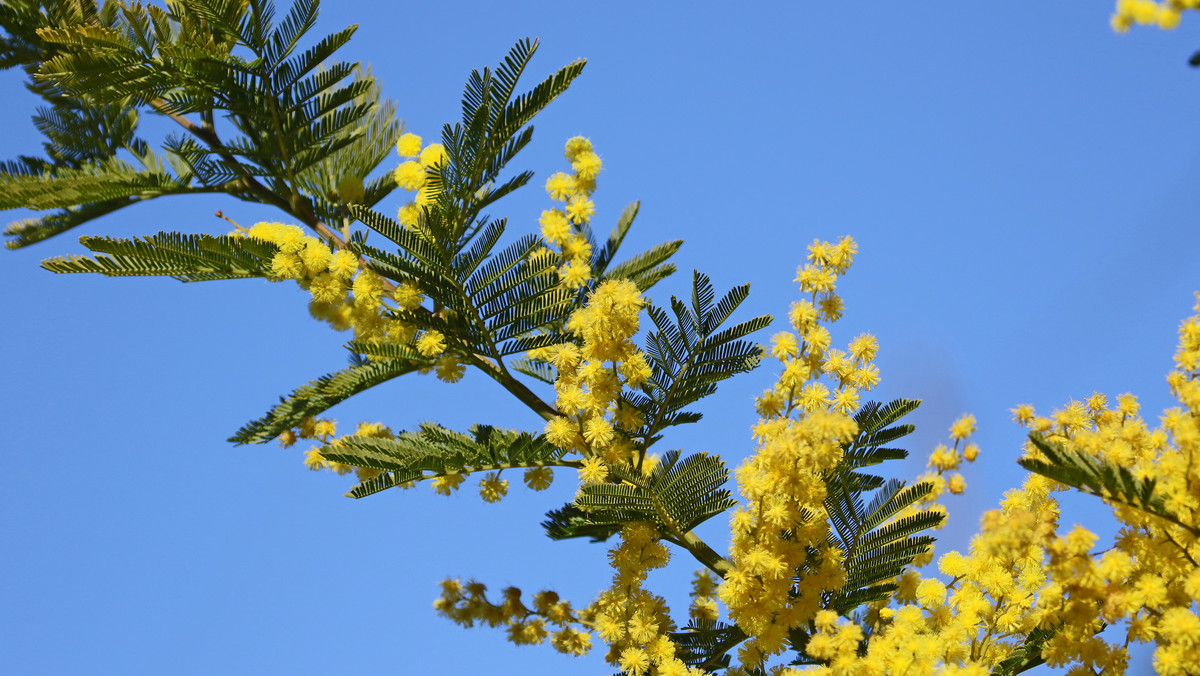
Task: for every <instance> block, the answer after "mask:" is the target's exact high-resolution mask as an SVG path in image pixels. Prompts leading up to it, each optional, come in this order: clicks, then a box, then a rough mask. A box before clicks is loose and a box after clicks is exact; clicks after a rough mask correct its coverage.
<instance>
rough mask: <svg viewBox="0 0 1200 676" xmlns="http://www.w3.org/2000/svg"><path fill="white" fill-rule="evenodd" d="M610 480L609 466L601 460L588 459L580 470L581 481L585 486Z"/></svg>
mask: <svg viewBox="0 0 1200 676" xmlns="http://www.w3.org/2000/svg"><path fill="white" fill-rule="evenodd" d="M607 478H608V465H606V464H604V461H603V460H601V459H600V458H594V457H593V458H588V459H587V460H584V461H583V466H582V467H580V468H579V480H580V481H582V482H583V483H585V484H597V483H600V482H601V481H604V480H605V479H607Z"/></svg>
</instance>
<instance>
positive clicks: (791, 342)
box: [771, 331, 800, 362]
mask: <svg viewBox="0 0 1200 676" xmlns="http://www.w3.org/2000/svg"><path fill="white" fill-rule="evenodd" d="M799 353H800V341H799V339H797V338H796V334H794V333H788V332H787V331H780V332H779V333H776V334H775V335H773V336H771V355H772V356H773V357H775V358H776V359H780V360H782V361H784V362H786V361H787V360H788V359H789V358H791V357H795V356H796V355H797V354H799Z"/></svg>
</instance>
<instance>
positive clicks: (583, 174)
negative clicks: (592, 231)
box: [538, 136, 602, 289]
mask: <svg viewBox="0 0 1200 676" xmlns="http://www.w3.org/2000/svg"><path fill="white" fill-rule="evenodd" d="M564 154H565V155H566V157H567V160H568V161H570V162H571V167H572V168H573V169H574V170H575V172H574V174H565V173H563V172H559V173H557V174H554V175H553V176H551V177H550V178H549V179H548V180H547V181H546V192H547V193H549V194H550V198H551V199H553V200H555V201H558V202H564V203H565V204H564V206H563V208H561V209H557V208H556V209H549V210H546V211H543V212H542V216H541V218H540V219H538V223H539V224H540V225H541V226H542V237H543V238H544V239H545V240H546V242H547V243H548V244H549V245H550V246H551V247H553V249H552V250H554V251H557V253H558V255H559V257H560V261H561V265H560V266H559V268H558V276H559V279H560V280H561V281H562V283H563V284H564V285H566V287H567V288H570V289H578V288H580V287H582V286H583V285H585V284H586V283H587V281H588V280H589V279H591V277H592V245H591V242H590V241H589V240H588V238H587V236H585V235H584V228H585V227H586V226H587V224H588V222H589V221H591V219H592V214H593V213H595V210H596V207H595V204H594V203H593V202H592V193H593V192H595V190H596V175H597V174H598V173H599V172H600V167H601V165H602V163H601V161H600V156H599V155H597V154H596V152H595V151H594V150H593V149H592V143H591V141H589V140H587V139H586V138H584V137H582V136H576V137H574V138H572V139H570V140H568V141H567V145H566V149H565V151H564Z"/></svg>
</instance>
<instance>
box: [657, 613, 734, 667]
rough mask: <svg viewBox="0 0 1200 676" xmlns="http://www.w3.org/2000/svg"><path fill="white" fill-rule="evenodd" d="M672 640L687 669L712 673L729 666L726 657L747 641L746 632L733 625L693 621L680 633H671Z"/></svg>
mask: <svg viewBox="0 0 1200 676" xmlns="http://www.w3.org/2000/svg"><path fill="white" fill-rule="evenodd" d="M670 636H671V640H672V641H674V642H675V645H677V646H678V647H679V651H678V653H677V654H676V657H678V658H679V659H680V660H682V661H683V663H684V664H686V665H688V666H689V667H696V668H699V669H703V670H704V671H705V672H715V671H717V670H719V669H725V668H728V667H729V663H730V657H729V655H728V654H727V653H728V652H729V651H730V650H732V649H733V648H735V647H737V645H738V644H740V643H741V642H742V641H744V640H746V638H747V636H746V632H744V631H742V628H741V627H739V626H737V625H736V624H727V623H725V622H720V621H717V622H704V621H697V620H692V621H690V622H689V623H688V625H687V626H686V627H684V628H683V630H682V631H675V632H671V634H670Z"/></svg>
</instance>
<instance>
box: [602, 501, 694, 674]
mask: <svg viewBox="0 0 1200 676" xmlns="http://www.w3.org/2000/svg"><path fill="white" fill-rule="evenodd" d="M658 538H659V534H658V531H657V530H656V529H655V528H654V525H653V524H650V523H644V522H641V523H631V524H627V525H626V526H625V527H624V528H623V529H621V534H620V542H619V543H618V544H617V546H616V547H614V548H613V549H612V550H610V551H609V554H608V558H609V561H610V562H611V564H612V567H613V568H614V569H615V570H616V572H615V573H614V574H613V583H612V587H610V588H609V589H607V590H605V591H604V592H602V593H601V594H600V597H599V598H597V599H596V600H595V601H594V602H593V603H592V605H591V606H589V608H588V613H587V614H588V615H589V616H590V617H591V620H592V625H593V626H594V627H595V630H596V633H597V634H598V635H599V636H600V638H602V639H603V640H604V641H605V643H607V644H608V646H609V650H608V654H607V656H606V659H607V660H608V663H609V664H612V665H615V666H618V667H620V669H621V671H622V672H624V673H625V674H628V676H643V675H644V674H647V673H653V674H655V675H656V676H701V675H702V674H704V673H705V672H704V671H703V670H701V669H696V668H689V667H688V666H687V665H686V664H684V663H683V662H682V661H681V660H680V659H679V658H678V657H676V651H677V650H678V646H676V644H675V643H674V642H673V641H672V640H671V638H670V636H669V632H671V631H674V630H675V623H674V622H673V621H672V620H671V614H670V608H668V607H667V604H666V601H665V600H664V599H663V598H662V597H661V596H657V595H655V594H652V593H651V592H649V591H648V590H646V589H645V588H644V587H643V586H642V583H643V582H645V580H646V575H647V573H648V572H649V571H651V570H654V569H656V568H662V567H664V566H666V565H667V562H668V561H669V560H670V552H669V551H668V550H667V548H666V546H665V545H663V544H662V543H661V542H660V541H659V539H658ZM709 591H710V592H711V585H710V588H709Z"/></svg>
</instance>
